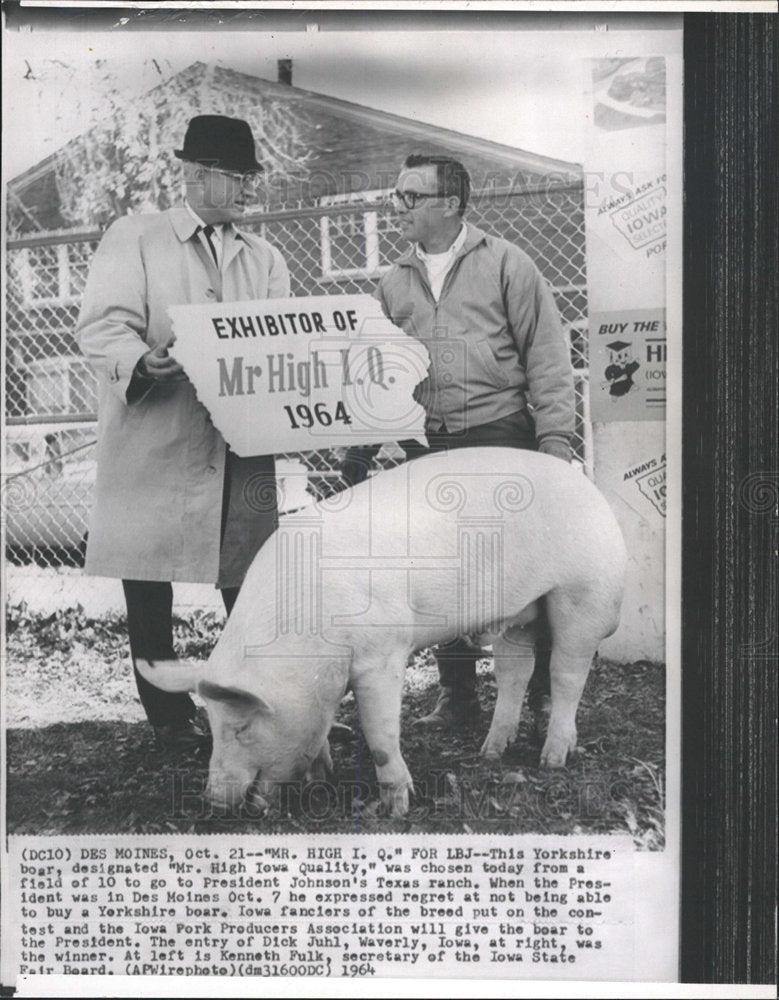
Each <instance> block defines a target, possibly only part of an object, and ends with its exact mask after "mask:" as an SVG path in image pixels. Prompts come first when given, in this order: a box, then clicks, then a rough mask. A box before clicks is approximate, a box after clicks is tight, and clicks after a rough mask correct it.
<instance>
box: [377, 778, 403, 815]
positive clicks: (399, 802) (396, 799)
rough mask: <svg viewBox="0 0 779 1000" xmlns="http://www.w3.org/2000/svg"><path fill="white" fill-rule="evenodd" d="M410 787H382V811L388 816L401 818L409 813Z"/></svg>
mask: <svg viewBox="0 0 779 1000" xmlns="http://www.w3.org/2000/svg"><path fill="white" fill-rule="evenodd" d="M408 793H409V785H402V786H400V787H397V786H395V785H381V788H380V794H381V805H382V811H383V812H385V813H386V815H387V816H390V817H392V818H399V817H401V816H405V815H406V813H407V812H408Z"/></svg>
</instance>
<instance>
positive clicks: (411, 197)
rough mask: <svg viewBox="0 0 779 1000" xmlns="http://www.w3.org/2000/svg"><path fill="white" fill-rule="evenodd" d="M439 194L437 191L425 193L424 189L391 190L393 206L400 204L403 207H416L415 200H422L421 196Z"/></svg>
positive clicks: (437, 195)
mask: <svg viewBox="0 0 779 1000" xmlns="http://www.w3.org/2000/svg"><path fill="white" fill-rule="evenodd" d="M440 197H441V195H440V194H438V192H435V193H434V194H426V193H425V192H424V191H398V190H397V188H396V189H395V190H394V191H393V192H392V201H393V203H394V205H395V207H396V208H397V207H399V206H400V205H403V206H405V208H409V209H411V208H416V207H417V202H419V201H422V199H423V198H440Z"/></svg>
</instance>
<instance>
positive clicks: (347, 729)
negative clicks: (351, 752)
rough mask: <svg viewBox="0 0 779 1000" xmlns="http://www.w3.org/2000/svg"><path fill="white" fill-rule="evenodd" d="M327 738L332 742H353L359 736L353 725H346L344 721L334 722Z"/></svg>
mask: <svg viewBox="0 0 779 1000" xmlns="http://www.w3.org/2000/svg"><path fill="white" fill-rule="evenodd" d="M327 738H328V739H329V740H330V742H331V743H353V742H354V740H356V739H357V736H356V735H355V732H354V730H353V729H352V727H351V726H345V725H344V724H343V723H342V722H334V723H333V724H332V726H330V732H329V733H328V734H327Z"/></svg>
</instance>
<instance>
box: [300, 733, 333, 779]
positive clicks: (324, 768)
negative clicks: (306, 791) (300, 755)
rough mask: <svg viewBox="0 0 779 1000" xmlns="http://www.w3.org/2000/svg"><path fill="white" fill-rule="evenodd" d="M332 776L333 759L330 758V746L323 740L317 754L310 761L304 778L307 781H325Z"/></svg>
mask: <svg viewBox="0 0 779 1000" xmlns="http://www.w3.org/2000/svg"><path fill="white" fill-rule="evenodd" d="M332 774H333V758H332V757H331V756H330V744H329V743H328V742H327V740H325V743H324V746H323V747H322V749H321V750H320V751H319V754H318V755H317V756H316V757H315V758H314V760H312V761H311V767H310V768H309V770H308V774H307V775H306V778H307V779H308V781H326V780H327V779H328V778H330V777H331V776H332Z"/></svg>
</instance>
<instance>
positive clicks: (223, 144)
mask: <svg viewBox="0 0 779 1000" xmlns="http://www.w3.org/2000/svg"><path fill="white" fill-rule="evenodd" d="M173 152H174V153H175V154H176V156H177V157H178V158H179V159H180V160H190V161H191V162H192V163H202V164H203V166H206V167H217V168H218V169H219V170H235V171H237V172H238V173H241V174H249V173H257V172H258V171H260V170H264V169H265V168H264V167H263V166H262V164H261V163H258V162H257V157H256V155H255V150H254V136H253V135H252V130H251V128H250V127H249V123H248V122H245V121H243V119H242V118H226V117H225V116H224V115H197V117H195V118H192V119H191V120H190V123H189V125H188V126H187V134H186V135H185V136H184V148H183V149H174V150H173Z"/></svg>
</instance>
